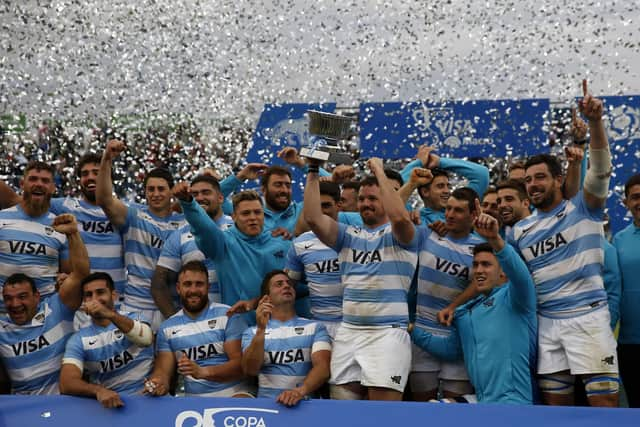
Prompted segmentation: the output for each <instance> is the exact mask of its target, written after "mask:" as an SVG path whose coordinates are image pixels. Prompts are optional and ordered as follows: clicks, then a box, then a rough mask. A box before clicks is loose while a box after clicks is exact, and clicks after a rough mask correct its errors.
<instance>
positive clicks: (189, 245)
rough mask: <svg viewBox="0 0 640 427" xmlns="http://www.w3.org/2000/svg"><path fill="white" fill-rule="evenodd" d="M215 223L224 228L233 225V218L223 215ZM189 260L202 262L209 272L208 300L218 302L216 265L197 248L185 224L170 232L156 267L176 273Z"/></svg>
mask: <svg viewBox="0 0 640 427" xmlns="http://www.w3.org/2000/svg"><path fill="white" fill-rule="evenodd" d="M215 223H216V224H217V225H218V227H219V228H220V229H221V230H226V229H227V228H229V227H231V226H232V225H233V220H232V219H231V217H229V216H227V215H223V216H221V217H220V219H218V221H215ZM189 261H202V262H204V264H205V265H206V267H207V271H208V272H209V301H211V302H220V301H221V296H220V285H219V284H218V273H217V271H216V266H215V264H214V262H213V261H212V260H210V259H209V258H206V257H205V256H204V254H203V253H202V251H200V249H198V245H197V244H196V240H195V238H194V237H193V234H191V226H190V225H188V224H187V225H185V226H183V227H182V228H180V229H179V230H178V231H177V232H176V233H172V234H171V236H169V238H168V239H167V241H166V242H165V243H164V246H163V247H162V252H161V253H160V258H159V259H158V267H164V268H166V269H168V270H171V271H173V272H176V273H177V272H179V271H180V268H182V266H183V265H184V264H186V263H188V262H189ZM171 291H172V293H174V294H175V288H173V289H171ZM178 302H179V301H178Z"/></svg>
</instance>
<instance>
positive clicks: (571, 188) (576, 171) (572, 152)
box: [562, 145, 584, 199]
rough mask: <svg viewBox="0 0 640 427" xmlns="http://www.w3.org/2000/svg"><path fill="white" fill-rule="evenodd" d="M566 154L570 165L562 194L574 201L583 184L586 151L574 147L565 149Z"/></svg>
mask: <svg viewBox="0 0 640 427" xmlns="http://www.w3.org/2000/svg"><path fill="white" fill-rule="evenodd" d="M564 153H565V156H566V157H567V162H568V165H567V175H566V176H565V179H564V185H563V189H562V190H563V191H562V192H563V196H564V198H565V199H572V198H573V196H575V195H576V194H578V192H579V191H580V186H581V184H582V182H581V181H582V164H583V162H582V161H583V159H584V150H583V148H582V147H580V146H577V145H574V146H572V147H565V149H564Z"/></svg>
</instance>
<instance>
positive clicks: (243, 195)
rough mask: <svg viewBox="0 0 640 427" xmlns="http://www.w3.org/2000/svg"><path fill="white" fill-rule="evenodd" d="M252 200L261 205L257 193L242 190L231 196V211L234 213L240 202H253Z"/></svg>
mask: <svg viewBox="0 0 640 427" xmlns="http://www.w3.org/2000/svg"><path fill="white" fill-rule="evenodd" d="M253 200H257V201H259V202H260V204H261V205H262V198H261V197H260V194H258V192H257V191H255V190H244V191H241V192H239V193H236V194H234V195H233V196H231V203H232V204H233V211H234V212H235V211H236V208H237V207H238V205H239V204H240V202H246V201H253Z"/></svg>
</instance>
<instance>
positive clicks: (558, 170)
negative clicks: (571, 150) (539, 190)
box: [524, 154, 562, 178]
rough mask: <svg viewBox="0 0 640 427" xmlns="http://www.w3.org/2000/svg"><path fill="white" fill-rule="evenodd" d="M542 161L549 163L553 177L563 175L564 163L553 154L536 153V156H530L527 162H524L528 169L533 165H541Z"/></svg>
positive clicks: (525, 167)
mask: <svg viewBox="0 0 640 427" xmlns="http://www.w3.org/2000/svg"><path fill="white" fill-rule="evenodd" d="M541 163H544V164H545V165H547V168H549V172H550V173H551V176H552V177H554V178H556V177H559V176H562V165H561V164H560V161H559V160H558V158H557V157H556V156H552V155H551V154H536V155H535V156H531V157H529V159H527V162H526V163H525V164H524V170H525V171H526V170H527V169H529V168H530V167H531V166H535V165H539V164H541Z"/></svg>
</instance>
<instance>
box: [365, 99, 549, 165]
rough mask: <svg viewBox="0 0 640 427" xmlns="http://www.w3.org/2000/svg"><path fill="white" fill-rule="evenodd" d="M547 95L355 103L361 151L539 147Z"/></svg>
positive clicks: (488, 152)
mask: <svg viewBox="0 0 640 427" xmlns="http://www.w3.org/2000/svg"><path fill="white" fill-rule="evenodd" d="M548 115H549V100H548V99H525V100H497V101H466V102H462V101H453V102H444V103H432V102H407V103H399V102H398V103H368V104H361V105H360V148H361V150H362V156H363V157H368V156H372V155H375V156H378V157H382V158H390V159H397V158H412V157H414V156H415V154H416V151H417V148H418V147H419V146H420V145H422V144H429V145H435V146H436V147H437V149H438V154H440V155H445V156H446V155H454V156H455V157H504V156H506V155H507V154H508V153H510V152H512V153H514V154H515V155H526V154H533V153H537V152H540V151H542V150H543V148H542V147H543V145H546V142H547V135H546V133H545V131H544V129H545V123H546V122H547V119H548Z"/></svg>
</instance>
